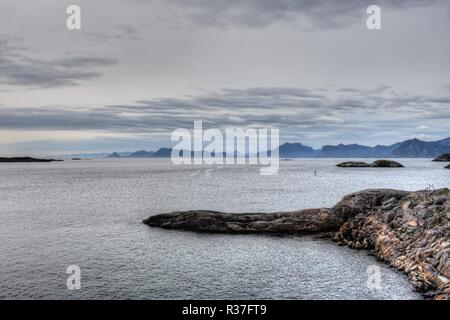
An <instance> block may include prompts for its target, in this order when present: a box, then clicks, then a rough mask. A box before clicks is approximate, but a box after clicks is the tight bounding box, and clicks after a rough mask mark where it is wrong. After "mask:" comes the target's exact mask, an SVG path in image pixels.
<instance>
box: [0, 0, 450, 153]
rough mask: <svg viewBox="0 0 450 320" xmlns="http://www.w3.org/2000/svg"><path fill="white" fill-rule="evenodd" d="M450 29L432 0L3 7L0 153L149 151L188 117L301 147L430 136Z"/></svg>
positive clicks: (100, 0)
mask: <svg viewBox="0 0 450 320" xmlns="http://www.w3.org/2000/svg"><path fill="white" fill-rule="evenodd" d="M72 4H76V5H78V6H79V7H80V8H81V29H80V30H69V29H67V27H66V19H67V18H68V14H67V13H66V8H67V7H68V6H69V5H72ZM373 4H376V5H379V6H380V8H381V25H382V29H381V30H368V28H367V26H366V20H367V18H368V15H367V13H366V9H367V7H368V6H369V5H373ZM449 33H450V2H449V1H446V0H402V1H400V0H385V1H381V0H380V1H375V0H374V1H364V0H339V1H338V0H335V1H331V0H97V1H89V0H71V1H66V0H39V1H31V0H28V1H15V0H2V1H1V2H0V155H1V156H7V155H39V154H45V155H47V154H54V155H58V154H67V153H88V152H113V151H134V150H140V149H145V150H155V149H158V148H159V147H162V146H171V145H173V144H174V142H171V141H170V135H171V133H172V131H173V130H175V129H178V128H185V129H189V130H192V128H193V122H194V121H196V120H202V121H203V124H204V127H205V129H207V128H218V129H224V128H227V127H241V128H279V129H280V138H281V142H301V143H303V144H305V145H309V146H312V147H314V148H320V147H321V146H322V145H325V144H339V143H344V144H348V143H359V144H364V145H372V146H373V145H377V144H385V145H388V144H392V143H395V142H398V141H403V140H406V139H410V138H419V139H423V140H438V139H441V138H445V137H448V136H450V125H449V124H450V121H449V120H450V76H449V75H450V59H449V57H450V41H449Z"/></svg>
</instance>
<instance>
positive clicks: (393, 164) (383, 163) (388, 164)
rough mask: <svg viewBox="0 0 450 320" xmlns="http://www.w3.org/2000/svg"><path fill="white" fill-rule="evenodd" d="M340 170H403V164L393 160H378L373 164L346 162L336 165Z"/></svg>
mask: <svg viewBox="0 0 450 320" xmlns="http://www.w3.org/2000/svg"><path fill="white" fill-rule="evenodd" d="M336 167H340V168H403V165H402V164H401V163H398V162H397V161H392V160H377V161H374V162H373V163H371V164H368V163H366V162H362V161H346V162H342V163H339V164H337V165H336Z"/></svg>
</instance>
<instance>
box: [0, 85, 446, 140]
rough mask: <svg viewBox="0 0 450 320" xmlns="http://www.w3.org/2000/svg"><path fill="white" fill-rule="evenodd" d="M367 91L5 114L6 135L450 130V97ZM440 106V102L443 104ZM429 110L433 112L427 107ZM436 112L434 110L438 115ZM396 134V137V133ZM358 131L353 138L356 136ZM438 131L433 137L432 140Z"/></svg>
mask: <svg viewBox="0 0 450 320" xmlns="http://www.w3.org/2000/svg"><path fill="white" fill-rule="evenodd" d="M365 92H367V91H366V90H356V89H355V92H351V93H350V94H349V93H344V95H343V93H342V92H341V91H339V90H336V91H335V92H329V93H328V94H323V91H321V94H317V93H316V91H315V90H307V89H299V88H283V87H281V88H276V87H270V88H249V89H243V90H237V89H224V90H221V91H216V92H210V93H206V94H203V95H199V96H191V97H186V98H185V99H173V98H172V99H155V100H141V101H137V102H136V103H134V104H130V105H109V106H99V107H92V108H87V107H84V108H83V107H78V108H69V107H54V106H53V107H50V106H48V107H38V108H36V107H30V108H14V107H1V108H0V129H16V130H91V131H103V132H114V133H135V134H148V133H165V134H167V135H168V134H169V133H170V132H171V131H172V130H174V129H176V128H191V127H192V125H193V121H194V120H203V121H204V126H205V128H207V127H210V128H211V127H213V128H224V127H229V126H233V127H236V126H239V127H249V126H251V127H255V126H256V127H257V126H259V127H278V128H280V129H282V131H283V132H285V133H286V134H289V133H290V132H293V131H294V132H295V131H296V132H297V133H299V132H301V131H302V130H303V129H305V130H304V131H305V132H309V133H314V132H321V133H324V132H328V133H329V134H333V135H338V134H347V135H349V136H352V135H354V134H355V132H358V134H359V135H361V136H363V135H364V134H367V135H373V134H375V133H376V132H380V131H382V132H385V133H387V132H390V134H391V135H392V136H395V134H394V133H395V132H399V131H401V130H406V128H410V129H411V128H412V129H414V130H415V128H416V127H417V126H418V125H419V124H423V123H424V122H426V121H427V120H430V121H431V120H434V119H435V117H436V115H439V119H440V120H439V121H438V122H436V120H434V123H435V125H434V126H433V127H434V130H441V131H442V130H448V129H449V128H448V125H445V123H448V120H449V119H450V114H449V113H448V111H447V110H449V107H450V97H434V96H420V95H411V96H407V95H406V96H402V97H401V98H398V97H397V95H369V96H367V95H364V93H365ZM436 101H438V102H436ZM424 106H427V108H424ZM430 110H431V111H430ZM389 130H390V131H389ZM352 132H353V133H352ZM431 133H432V132H430V134H431Z"/></svg>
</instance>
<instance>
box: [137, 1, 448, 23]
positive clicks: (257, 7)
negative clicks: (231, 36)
mask: <svg viewBox="0 0 450 320" xmlns="http://www.w3.org/2000/svg"><path fill="white" fill-rule="evenodd" d="M139 2H146V1H145V0H140V1H139ZM165 2H166V3H169V4H170V5H172V6H173V7H176V8H178V9H179V11H180V15H181V16H182V17H183V18H184V19H187V20H188V21H190V22H191V23H194V24H197V25H201V26H217V27H222V28H223V27H231V26H247V27H260V26H266V25H271V24H275V23H285V22H290V23H298V24H300V25H301V26H303V27H306V28H324V29H329V28H340V27H343V26H346V25H348V24H349V23H351V22H354V21H357V20H358V19H361V18H362V17H365V11H366V8H367V7H368V6H369V5H373V4H379V5H380V6H381V7H382V8H383V7H384V8H389V9H410V8H416V7H425V6H431V5H435V4H442V5H448V3H447V4H446V3H445V1H442V0H404V1H400V0H385V1H381V0H379V1H361V0H339V1H328V0H278V1H274V0H215V1H210V0H167V1H165Z"/></svg>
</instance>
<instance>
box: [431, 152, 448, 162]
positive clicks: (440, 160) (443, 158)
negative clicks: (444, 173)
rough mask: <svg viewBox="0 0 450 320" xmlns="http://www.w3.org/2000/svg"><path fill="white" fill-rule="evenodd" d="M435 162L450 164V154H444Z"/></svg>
mask: <svg viewBox="0 0 450 320" xmlns="http://www.w3.org/2000/svg"><path fill="white" fill-rule="evenodd" d="M433 161H437V162H450V153H444V154H442V155H440V156H439V157H437V158H436V159H434V160H433Z"/></svg>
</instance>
